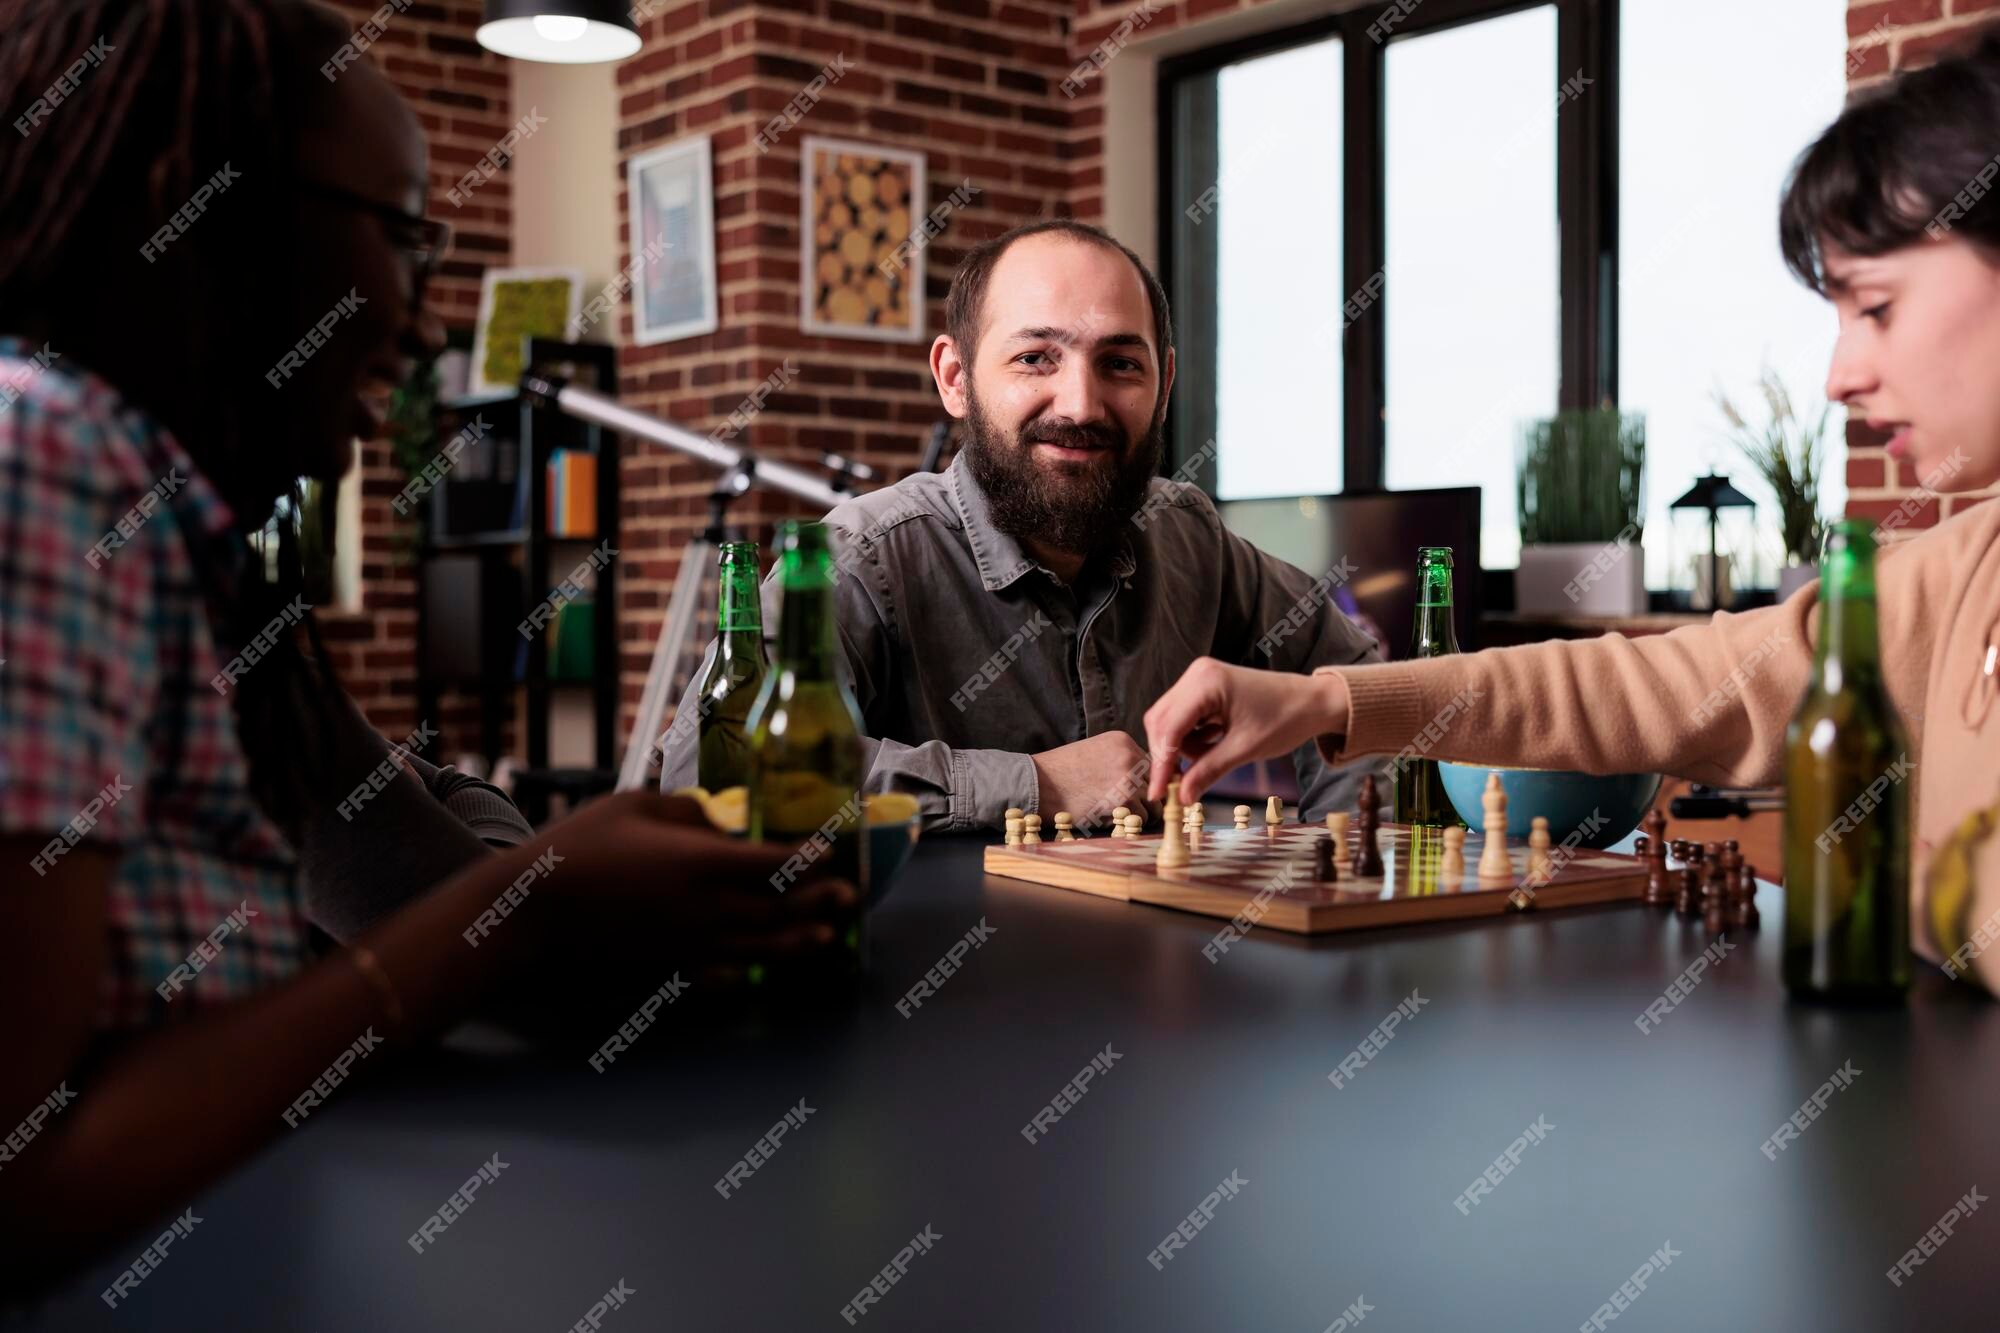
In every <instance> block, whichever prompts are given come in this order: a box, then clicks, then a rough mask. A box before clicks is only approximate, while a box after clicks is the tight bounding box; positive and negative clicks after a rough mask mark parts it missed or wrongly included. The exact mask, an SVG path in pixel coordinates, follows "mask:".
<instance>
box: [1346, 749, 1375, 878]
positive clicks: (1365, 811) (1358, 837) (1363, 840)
mask: <svg viewBox="0 0 2000 1333" xmlns="http://www.w3.org/2000/svg"><path fill="white" fill-rule="evenodd" d="M1354 804H1355V809H1356V813H1358V814H1359V815H1360V819H1359V821H1358V822H1357V824H1356V833H1355V839H1354V860H1353V862H1352V865H1353V868H1354V873H1355V874H1356V875H1357V876H1362V877H1366V876H1379V875H1380V874H1381V873H1382V848H1381V845H1380V844H1379V843H1377V842H1376V840H1375V835H1376V831H1377V830H1378V829H1380V828H1381V827H1382V793H1381V792H1379V791H1377V790H1376V788H1375V775H1374V774H1373V773H1370V774H1369V775H1368V776H1366V777H1364V778H1362V779H1361V795H1360V796H1359V797H1357V798H1356V799H1355V802H1354Z"/></svg>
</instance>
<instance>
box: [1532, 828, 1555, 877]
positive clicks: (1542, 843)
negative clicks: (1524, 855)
mask: <svg viewBox="0 0 2000 1333" xmlns="http://www.w3.org/2000/svg"><path fill="white" fill-rule="evenodd" d="M1554 874H1555V862H1554V860H1553V859H1552V858H1551V857H1550V855H1549V821H1548V816H1546V815H1536V816H1535V823H1534V827H1533V829H1532V830H1530V831H1529V833H1528V876H1529V878H1531V879H1539V880H1541V881H1542V882H1543V883H1547V882H1548V880H1549V878H1550V877H1551V876H1553V875H1554Z"/></svg>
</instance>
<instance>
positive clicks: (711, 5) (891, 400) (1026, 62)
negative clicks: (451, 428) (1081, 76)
mask: <svg viewBox="0 0 2000 1333" xmlns="http://www.w3.org/2000/svg"><path fill="white" fill-rule="evenodd" d="M1070 10H1071V0H928V2H927V3H918V2H917V0H895V2H893V3H891V2H887V0H797V2H796V3H784V4H764V5H759V6H756V7H754V8H753V7H752V6H750V5H749V4H746V3H744V0H688V2H687V3H681V4H673V5H670V6H668V7H665V8H661V9H659V10H658V11H657V12H655V13H653V14H652V15H651V16H650V17H649V18H648V19H647V20H646V21H645V23H644V24H643V25H642V28H641V32H642V35H643V37H644V38H645V43H646V45H645V49H644V51H643V53H642V54H641V55H639V56H637V57H634V58H633V59H631V60H629V61H626V62H625V63H624V64H623V65H621V66H620V68H619V71H618V88H619V94H620V107H619V126H620V129H619V143H618V148H619V175H618V179H617V180H615V181H607V182H606V188H607V189H615V190H616V191H617V193H618V216H619V236H620V243H621V250H622V253H621V255H620V263H621V265H622V264H624V263H628V262H629V261H630V260H631V257H632V245H631V236H630V233H629V228H628V226H627V222H626V219H627V216H628V214H627V207H628V202H629V201H628V200H627V198H626V191H625V188H624V167H625V163H626V162H627V161H629V160H630V158H631V157H633V156H634V155H637V154H639V153H642V152H645V151H647V150H649V149H651V148H655V147H657V146H659V145H661V144H663V143H667V142H671V141H673V140H676V139H679V138H682V137H684V136H686V135H690V134H698V133H706V134H708V135H709V136H710V146H711V151H712V153H713V155H714V161H715V231H716V263H717V272H718V282H719V292H718V301H719V310H720V320H721V327H720V329H718V330H717V331H716V332H715V333H713V334H708V335H705V336H702V337H697V338H685V339H679V340H676V341H674V342H669V343H663V344H659V345H656V346H652V347H635V346H631V345H630V338H631V331H632V326H631V312H630V309H629V307H628V308H627V309H626V310H625V311H624V312H623V313H622V315H621V322H620V331H619V340H620V342H621V344H623V345H624V346H623V351H622V352H621V355H620V371H621V386H620V391H621V395H622V397H623V398H624V400H625V401H626V402H628V403H630V404H632V405H633V406H636V407H638V408H640V409H641V410H643V411H648V412H654V413H658V414H660V415H663V416H665V417H667V418H668V419H670V420H673V421H675V422H678V423H680V424H682V425H685V426H688V427H690V428H692V429H695V430H698V431H704V432H705V431H707V430H709V429H711V428H713V427H714V426H715V425H717V424H718V423H720V422H721V421H722V420H723V419H724V418H725V417H727V416H728V415H729V413H730V412H731V411H732V410H734V409H735V408H737V407H738V406H739V404H741V403H742V401H743V400H744V398H745V396H746V395H747V394H748V393H749V392H750V391H751V390H753V389H755V388H757V387H758V386H759V385H760V384H761V383H762V382H763V381H764V380H765V378H766V377H767V376H769V375H771V374H772V373H773V372H775V371H779V370H780V368H781V367H782V366H783V365H784V363H785V361H786V359H787V358H791V360H792V362H793V365H794V366H795V367H796V368H797V374H796V377H795V378H794V379H793V381H792V382H791V384H790V385H789V386H788V387H787V388H786V389H785V390H784V391H782V392H779V393H777V394H775V395H773V396H772V397H771V398H770V399H768V400H767V403H766V406H765V408H764V410H763V411H762V412H761V413H760V414H758V415H757V416H756V417H755V419H754V420H753V421H751V423H750V424H749V425H748V426H747V427H746V428H745V429H744V431H743V432H742V433H741V435H740V436H738V437H737V439H738V442H740V443H743V444H746V445H748V446H749V447H751V448H754V449H756V450H757V451H758V452H759V453H760V454H762V455H764V456H767V457H774V458H784V459H790V460H793V461H799V462H804V463H811V462H812V461H813V460H815V459H817V457H818V454H819V451H821V450H836V451H839V452H841V453H843V454H848V455H850V456H852V457H856V458H859V459H860V460H862V461H863V462H866V463H868V464H870V465H872V466H874V467H875V468H877V469H878V470H879V471H881V472H882V473H884V474H885V475H886V476H887V477H889V478H892V479H893V478H895V477H898V476H901V475H904V474H905V473H907V472H908V471H910V470H911V468H912V467H913V466H914V465H915V464H916V462H917V460H918V458H919V457H920V455H921V451H922V448H923V444H924V440H925V437H926V435H927V433H928V432H929V430H930V428H931V426H932V425H933V423H935V422H937V421H938V420H940V419H941V418H942V417H943V416H944V409H943V408H942V406H941V405H940V404H939V402H938V398H937V391H936V389H935V387H934V386H933V385H932V382H931V378H930V374H929V370H928V368H927V358H928V354H929V345H928V339H926V341H925V342H921V343H915V342H912V343H888V342H874V341H867V340H860V339H846V338H827V337H819V336H812V335H807V334H803V333H801V332H800V331H799V281H798V269H799V208H800V189H799V164H800V153H801V145H802V143H803V141H804V139H805V137H806V136H807V135H808V134H820V135H835V136H842V137H848V138H854V139H860V140H864V141H866V142H869V143H876V144H883V145H888V146H892V147H902V148H915V149H921V150H924V151H925V153H926V154H927V184H928V191H929V195H930V197H929V198H928V199H927V200H923V201H920V202H919V203H918V204H916V206H914V207H913V208H912V210H911V211H912V214H913V215H915V216H921V214H922V212H924V211H927V210H929V209H932V208H935V207H937V206H938V205H939V204H941V203H942V202H943V201H944V199H945V197H946V196H947V195H949V194H950V193H951V192H952V191H953V190H954V189H955V188H957V187H958V186H959V184H960V183H961V182H962V181H965V180H968V179H969V180H970V181H971V183H972V184H973V185H974V186H975V187H977V188H978V190H979V191H980V193H979V194H978V195H977V196H976V197H974V198H973V199H972V201H971V202H970V204H969V205H968V206H966V207H963V208H960V209H957V210H956V211H954V212H953V213H952V214H951V216H950V219H949V228H948V229H947V230H946V231H945V232H944V233H943V234H942V235H940V236H939V237H938V238H937V239H936V240H935V241H934V242H932V243H931V244H930V245H929V246H928V247H927V248H926V249H925V250H924V252H923V254H922V257H921V259H920V261H918V262H919V263H920V265H921V268H922V272H923V275H924V285H925V293H926V306H927V309H926V316H925V328H926V331H927V333H935V332H936V331H937V330H938V329H939V328H941V327H942V324H943V298H944V294H945V291H946V289H947V287H948V285H949V283H950V278H951V273H952V270H953V269H954V268H955V267H956V266H957V263H958V261H959V259H960V257H961V256H962V255H963V254H964V252H965V250H966V248H967V247H968V246H969V245H971V244H974V243H977V242H978V241H980V240H982V239H985V238H988V237H991V236H995V235H998V234H999V233H1000V232H1002V231H1005V230H1006V229H1007V228H1008V227H1010V226H1012V225H1014V224H1015V223H1017V222H1020V221H1023V220H1025V219H1029V218H1034V217H1038V216H1044V215H1063V214H1067V213H1069V212H1070V211H1071V209H1070V206H1069V204H1068V202H1067V200H1068V199H1069V197H1070V194H1071V189H1072V181H1073V174H1072V168H1071V160H1072V157H1073V156H1074V145H1073V144H1072V143H1071V141H1070V133H1071V126H1072V117H1073V114H1074V109H1073V107H1072V106H1071V104H1070V101H1069V99H1068V98H1066V97H1065V96H1063V94H1062V93H1061V92H1060V91H1059V90H1058V88H1057V84H1058V83H1059V82H1060V81H1061V80H1062V78H1063V77H1064V76H1065V75H1067V74H1068V72H1069V70H1070V66H1071V63H1072V62H1071V59H1070V55H1069V51H1070V43H1069V38H1068V29H1069V26H1070V19H1069V15H1070ZM836 58H840V64H841V65H844V68H845V72H844V73H842V74H841V76H840V77H839V78H838V79H837V80H835V81H833V82H831V83H830V84H829V85H828V86H827V88H826V89H825V91H824V93H823V95H822V96H821V97H820V99H819V100H818V102H817V104H816V105H814V106H813V107H812V109H811V110H810V111H809V112H808V113H807V114H806V115H804V116H803V118H801V119H800V120H799V121H798V123H797V124H795V125H792V126H790V127H789V128H787V129H785V130H784V131H783V133H782V134H780V135H778V136H777V138H776V142H775V144H774V146H772V147H770V148H769V150H768V151H760V149H759V145H758V143H757V142H756V136H757V134H758V132H759V131H760V130H762V129H763V128H764V127H765V126H766V125H767V124H769V123H770V122H771V121H772V119H773V118H774V117H776V116H778V115H780V114H781V112H783V110H784V108H785V106H786V104H787V103H788V102H790V101H791V100H792V99H793V98H794V97H795V96H796V95H798V94H799V92H800V90H801V89H802V88H803V87H804V85H805V84H806V82H807V81H808V80H809V79H811V78H812V77H813V76H814V75H815V74H817V73H819V72H820V71H821V69H822V68H823V67H825V66H826V65H827V64H828V63H829V62H835V61H836ZM714 476H715V474H714V472H713V470H712V469H710V468H709V467H707V466H706V465H703V464H697V463H693V462H690V461H686V460H683V459H680V458H677V457H676V456H674V455H671V454H668V453H665V452H663V451H660V450H656V449H654V448H652V447H651V446H639V448H638V452H636V453H634V454H630V455H628V456H627V457H626V458H625V460H624V463H623V472H622V479H623V484H624V511H623V514H622V517H621V522H622V523H623V533H622V541H621V548H620V549H621V550H622V552H623V555H622V557H621V564H620V569H621V573H622V577H621V578H620V581H619V599H620V606H619V627H620V635H621V644H622V647H621V653H620V668H621V670H622V673H623V687H624V697H625V701H626V721H625V724H624V725H621V728H620V731H621V735H622V734H623V731H624V726H626V725H629V723H630V717H631V711H632V708H633V706H634V705H636V703H637V700H638V697H639V692H640V690H641V687H642V686H643V684H644V681H645V675H646V669H647V666H648V665H649V662H650V659H651V653H652V650H653V644H654V640H655V639H656V638H657V637H658V635H659V632H660V625H661V622H662V621H663V619H664V618H665V614H666V604H667V600H668V597H669V594H670V593H671V591H672V584H673V579H674V577H675V575H676V573H677V572H678V567H679V552H680V550H681V548H682V546H683V545H684V544H685V543H686V541H687V540H688V537H689V536H690V534H692V533H693V532H695V531H696V530H698V529H699V528H700V527H702V526H703V525H704V523H705V522H706V500H707V495H708V490H709V487H710V485H711V483H712V481H713V480H714ZM797 512H802V511H801V510H800V509H799V507H797V506H795V505H793V504H791V503H790V502H788V501H787V500H786V499H785V498H784V497H782V496H778V495H775V494H771V493H765V492H758V493H754V494H753V495H752V496H750V497H746V499H745V500H743V501H740V502H738V504H737V506H735V507H734V508H733V509H732V517H733V518H734V519H735V520H737V521H738V522H742V523H746V524H749V525H752V526H753V527H754V528H755V529H756V530H755V532H754V534H753V535H755V536H756V537H757V538H758V539H759V540H763V541H766V542H768V541H769V539H770V523H771V521H772V520H774V519H775V518H778V517H783V516H786V515H788V514H792V513H797ZM767 550H768V547H767Z"/></svg>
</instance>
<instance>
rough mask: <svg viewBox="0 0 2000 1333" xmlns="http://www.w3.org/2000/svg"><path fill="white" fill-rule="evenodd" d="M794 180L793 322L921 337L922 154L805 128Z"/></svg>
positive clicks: (895, 337)
mask: <svg viewBox="0 0 2000 1333" xmlns="http://www.w3.org/2000/svg"><path fill="white" fill-rule="evenodd" d="M799 186H800V188H799V327H800V328H801V329H803V330H804V331H805V332H807V333H820V334H826V335H829V336H832V337H837V338H879V339H884V340H889V341H895V342H919V341H921V340H922V339H923V336H924V266H923V260H922V248H921V247H920V246H916V245H913V244H912V241H911V237H912V229H913V227H914V225H915V224H916V222H917V221H918V220H919V219H920V218H921V217H922V216H923V201H924V200H925V199H926V198H927V197H928V196H926V195H925V193H924V155H923V154H922V153H920V152H910V151H908V150H905V149H901V148H886V147H882V146H880V145H877V144H865V143H856V142H854V141H852V140H847V139H828V138H823V137H821V136H819V135H814V134H809V135H807V136H806V137H805V143H804V147H803V151H802V152H801V154H800V157H799Z"/></svg>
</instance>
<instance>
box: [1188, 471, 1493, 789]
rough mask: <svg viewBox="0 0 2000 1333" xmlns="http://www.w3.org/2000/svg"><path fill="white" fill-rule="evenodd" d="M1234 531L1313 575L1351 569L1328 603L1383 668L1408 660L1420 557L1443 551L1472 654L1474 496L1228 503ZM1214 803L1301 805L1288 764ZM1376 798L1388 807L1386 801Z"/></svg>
mask: <svg viewBox="0 0 2000 1333" xmlns="http://www.w3.org/2000/svg"><path fill="white" fill-rule="evenodd" d="M1216 508H1217V509H1219V510H1220V511H1221V513H1222V521H1223V523H1224V525H1225V526H1227V527H1228V528H1229V530H1230V531H1231V532H1234V533H1236V534H1237V535H1238V536H1240V537H1242V538H1244V539H1245V540H1247V541H1249V542H1251V543H1253V544H1254V545H1256V546H1258V547H1260V548H1261V549H1263V550H1265V551H1268V552H1270V553H1271V554H1272V555H1275V556H1277V557H1278V558H1279V559H1280V560H1284V561H1286V562H1288V563H1290V564H1293V565H1297V566H1298V567H1299V568H1300V569H1303V570H1305V571H1306V572H1307V573H1309V574H1312V575H1313V576H1314V577H1316V578H1319V577H1324V576H1325V575H1326V574H1327V573H1328V572H1329V571H1332V570H1336V569H1342V568H1343V566H1342V561H1348V562H1350V564H1349V565H1348V566H1347V567H1346V573H1345V576H1344V577H1343V578H1342V579H1341V581H1340V583H1339V585H1338V586H1337V587H1336V588H1335V589H1334V591H1333V594H1332V596H1331V597H1330V598H1329V599H1328V600H1329V601H1331V602H1332V603H1333V604H1334V605H1335V606H1338V607H1339V608H1340V609H1341V610H1342V611H1344V612H1346V613H1347V615H1348V617H1349V618H1350V619H1352V620H1354V621H1355V622H1356V623H1357V624H1359V625H1361V626H1362V627H1363V628H1364V629H1366V630H1367V631H1368V632H1369V633H1370V634H1372V635H1374V636H1375V640H1376V642H1377V643H1379V644H1381V645H1382V656H1383V657H1384V658H1385V659H1396V658H1401V657H1404V656H1407V655H1408V653H1409V651H1410V634H1411V631H1412V630H1413V629H1414V628H1415V627H1416V618H1417V598H1416V584H1417V548H1418V547H1420V546H1449V547H1450V548H1451V550H1452V556H1453V560H1454V566H1455V567H1454V569H1453V571H1452V572H1453V575H1454V577H1453V579H1452V592H1453V596H1452V618H1453V622H1454V628H1456V629H1457V631H1458V646H1459V647H1460V648H1462V649H1464V650H1465V651H1467V652H1471V651H1472V650H1473V649H1474V648H1476V647H1477V646H1478V645H1477V644H1476V643H1475V642H1474V639H1475V635H1476V632H1477V627H1478V615H1479V591H1480V588H1479V585H1480V577H1479V488H1478V487H1477V486H1454V487H1449V488H1446V489H1441V490H1431V491H1380V492H1375V493H1372V494H1366V495H1298V496H1289V497H1285V498H1282V499H1274V500H1225V501H1223V502H1222V503H1220V504H1218V505H1217V506H1216ZM1212 790H1213V792H1214V793H1215V796H1216V797H1217V799H1219V800H1225V801H1231V800H1248V801H1253V802H1257V801H1261V800H1262V798H1263V797H1265V796H1277V797H1280V798H1281V799H1284V800H1287V801H1295V800H1297V799H1298V795H1299V789H1298V782H1297V780H1296V778H1295V776H1294V774H1293V772H1292V765H1291V762H1290V761H1289V760H1287V759H1267V760H1260V761H1259V762H1257V763H1254V764H1245V765H1244V766H1242V767H1240V768H1238V769H1236V770H1235V771H1234V772H1231V773H1229V774H1226V775H1225V776H1224V777H1223V778H1222V779H1221V780H1220V781H1218V782H1217V783H1216V784H1215V786H1214V787H1213V788H1212ZM1383 799H1384V800H1387V799H1388V795H1387V793H1386V792H1385V793H1384V794H1383Z"/></svg>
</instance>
